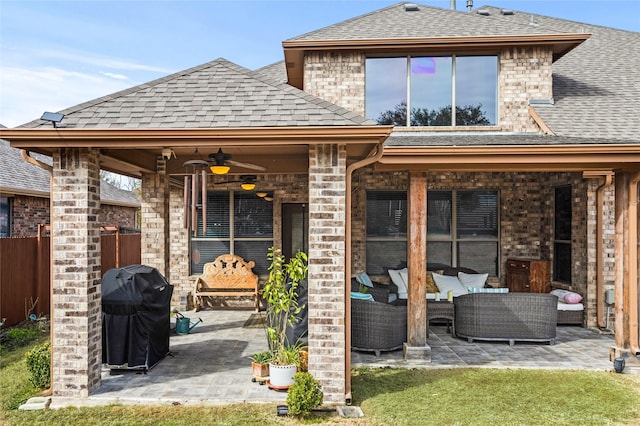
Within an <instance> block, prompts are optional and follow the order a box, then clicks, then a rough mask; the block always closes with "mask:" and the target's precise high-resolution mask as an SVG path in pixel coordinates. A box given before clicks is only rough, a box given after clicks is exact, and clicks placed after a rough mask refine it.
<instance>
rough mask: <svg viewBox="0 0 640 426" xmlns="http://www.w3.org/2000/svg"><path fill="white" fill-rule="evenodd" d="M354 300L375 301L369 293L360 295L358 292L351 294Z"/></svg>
mask: <svg viewBox="0 0 640 426" xmlns="http://www.w3.org/2000/svg"><path fill="white" fill-rule="evenodd" d="M351 298H352V299H360V300H373V296H372V295H370V294H367V293H360V292H357V291H352V292H351Z"/></svg>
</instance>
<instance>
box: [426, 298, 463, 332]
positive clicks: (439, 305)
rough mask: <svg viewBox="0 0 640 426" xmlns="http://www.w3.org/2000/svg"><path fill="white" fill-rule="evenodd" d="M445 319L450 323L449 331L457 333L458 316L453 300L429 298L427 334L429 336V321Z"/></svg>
mask: <svg viewBox="0 0 640 426" xmlns="http://www.w3.org/2000/svg"><path fill="white" fill-rule="evenodd" d="M433 319H445V320H447V323H448V324H449V327H448V328H447V331H448V332H450V333H451V335H452V336H455V335H456V318H455V308H454V305H453V302H449V301H447V300H427V336H429V321H431V320H433Z"/></svg>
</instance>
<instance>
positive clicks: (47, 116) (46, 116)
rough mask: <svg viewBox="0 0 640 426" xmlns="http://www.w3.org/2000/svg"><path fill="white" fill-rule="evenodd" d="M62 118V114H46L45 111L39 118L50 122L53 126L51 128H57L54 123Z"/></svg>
mask: <svg viewBox="0 0 640 426" xmlns="http://www.w3.org/2000/svg"><path fill="white" fill-rule="evenodd" d="M63 118H64V114H61V113H59V112H48V111H45V112H44V113H43V114H42V117H40V120H45V121H50V122H51V123H52V124H53V127H58V126H57V124H56V123H59V122H61V121H62V119H63Z"/></svg>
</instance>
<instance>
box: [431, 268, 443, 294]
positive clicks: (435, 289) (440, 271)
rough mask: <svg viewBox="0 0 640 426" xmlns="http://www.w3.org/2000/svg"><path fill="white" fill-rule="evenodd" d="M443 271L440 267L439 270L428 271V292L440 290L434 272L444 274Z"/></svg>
mask: <svg viewBox="0 0 640 426" xmlns="http://www.w3.org/2000/svg"><path fill="white" fill-rule="evenodd" d="M443 272H444V271H443V270H442V269H439V270H437V271H427V294H428V293H439V292H440V290H438V286H437V285H436V282H435V281H434V280H433V274H434V273H435V274H440V275H442V273H443ZM445 297H446V295H445Z"/></svg>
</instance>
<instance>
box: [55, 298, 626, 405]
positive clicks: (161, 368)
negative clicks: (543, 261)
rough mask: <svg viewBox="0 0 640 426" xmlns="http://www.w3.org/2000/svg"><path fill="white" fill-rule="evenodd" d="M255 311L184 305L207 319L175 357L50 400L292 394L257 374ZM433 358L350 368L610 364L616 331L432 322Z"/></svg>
mask: <svg viewBox="0 0 640 426" xmlns="http://www.w3.org/2000/svg"><path fill="white" fill-rule="evenodd" d="M252 313H253V311H252V310H231V309H216V310H204V311H200V312H194V311H190V312H184V315H185V316H187V317H190V318H191V321H192V322H195V321H197V320H198V319H199V318H201V319H202V320H203V322H202V323H200V324H199V325H198V326H196V327H194V328H193V329H192V330H191V332H190V333H189V334H185V335H176V334H175V333H173V332H172V333H171V337H170V351H171V356H168V357H166V358H164V359H163V360H161V361H160V362H159V363H158V364H157V365H156V366H155V367H154V368H152V369H151V370H149V371H148V372H146V373H144V372H140V371H133V370H126V371H120V370H109V369H107V368H104V369H103V372H102V386H101V387H100V388H99V389H98V390H97V391H96V392H94V393H93V394H91V395H90V397H89V398H83V399H71V398H54V399H53V401H52V407H63V406H79V405H106V404H113V403H119V404H185V405H194V404H202V405H220V404H231V403H243V402H284V401H285V399H286V393H284V392H277V391H273V390H270V389H269V388H268V387H267V386H263V385H259V384H258V383H254V382H252V381H251V377H252V374H251V361H250V360H249V358H248V357H249V356H250V355H251V354H253V353H255V352H258V351H261V350H265V349H266V345H267V342H266V337H265V331H264V329H263V328H261V327H255V326H250V327H243V325H245V322H246V321H247V320H248V319H249V318H250V317H251V314H252ZM428 344H429V345H430V346H431V350H432V352H431V359H432V361H431V362H430V363H427V362H423V361H415V360H412V361H410V362H407V361H404V360H403V358H402V349H400V350H396V351H390V352H383V353H382V354H381V355H380V356H378V357H377V356H375V354H373V353H365V352H352V367H353V368H357V367H360V366H372V367H382V366H393V367H411V368H416V367H418V368H451V367H491V368H543V369H590V370H611V369H612V364H611V362H609V358H608V355H609V348H610V347H611V346H612V345H613V344H614V339H613V336H612V335H605V334H598V333H595V332H593V331H590V330H587V329H584V328H581V327H568V326H567V327H558V331H557V338H556V344H555V345H547V344H545V343H524V342H523V343H518V344H516V345H514V346H509V344H508V343H506V342H474V343H468V342H467V341H466V340H464V339H460V338H454V337H452V336H451V335H450V334H448V333H447V326H446V325H432V326H431V327H430V332H429V338H428Z"/></svg>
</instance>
